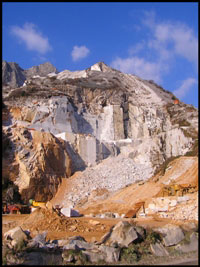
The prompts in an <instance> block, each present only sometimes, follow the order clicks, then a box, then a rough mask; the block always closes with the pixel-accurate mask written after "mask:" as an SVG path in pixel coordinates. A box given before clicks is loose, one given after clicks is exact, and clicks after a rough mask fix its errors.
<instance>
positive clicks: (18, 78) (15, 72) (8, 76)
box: [2, 60, 58, 88]
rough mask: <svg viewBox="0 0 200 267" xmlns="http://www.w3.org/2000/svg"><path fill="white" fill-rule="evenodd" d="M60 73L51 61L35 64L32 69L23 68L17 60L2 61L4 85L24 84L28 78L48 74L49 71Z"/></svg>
mask: <svg viewBox="0 0 200 267" xmlns="http://www.w3.org/2000/svg"><path fill="white" fill-rule="evenodd" d="M52 72H55V73H58V71H57V69H56V68H55V67H54V66H53V65H52V64H51V63H49V62H46V63H43V64H40V65H39V66H34V67H32V68H30V69H27V70H23V69H22V68H21V67H20V66H19V65H18V64H17V63H15V62H6V61H5V60H3V61H2V82H3V85H6V84H8V85H10V86H11V87H13V88H14V87H19V86H22V85H23V84H24V82H25V80H26V79H28V78H30V77H33V76H34V75H39V76H46V75H47V74H49V73H52Z"/></svg>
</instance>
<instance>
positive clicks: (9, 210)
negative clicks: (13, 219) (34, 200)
mask: <svg viewBox="0 0 200 267" xmlns="http://www.w3.org/2000/svg"><path fill="white" fill-rule="evenodd" d="M30 212H31V209H30V207H29V206H28V205H22V204H13V205H9V204H7V203H4V204H3V214H29V213H30Z"/></svg>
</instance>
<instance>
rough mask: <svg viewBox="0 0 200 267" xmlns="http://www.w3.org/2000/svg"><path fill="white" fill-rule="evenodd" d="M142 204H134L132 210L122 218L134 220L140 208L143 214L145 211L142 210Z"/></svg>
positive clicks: (142, 202)
mask: <svg viewBox="0 0 200 267" xmlns="http://www.w3.org/2000/svg"><path fill="white" fill-rule="evenodd" d="M144 204H145V202H144V201H141V202H137V203H135V204H134V206H133V209H131V210H129V211H128V212H127V213H126V214H125V216H124V218H136V215H137V213H138V211H139V210H140V209H141V208H142V210H143V212H144V211H145V209H144Z"/></svg>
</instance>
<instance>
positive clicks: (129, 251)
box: [120, 244, 140, 263]
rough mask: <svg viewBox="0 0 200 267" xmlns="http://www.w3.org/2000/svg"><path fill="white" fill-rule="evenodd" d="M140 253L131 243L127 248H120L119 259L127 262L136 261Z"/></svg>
mask: <svg viewBox="0 0 200 267" xmlns="http://www.w3.org/2000/svg"><path fill="white" fill-rule="evenodd" d="M139 259H140V255H139V252H138V249H137V247H136V246H135V245H134V244H131V245H130V246H129V247H128V248H122V249H121V252H120V260H121V261H123V262H127V263H132V262H135V261H138V260H139Z"/></svg>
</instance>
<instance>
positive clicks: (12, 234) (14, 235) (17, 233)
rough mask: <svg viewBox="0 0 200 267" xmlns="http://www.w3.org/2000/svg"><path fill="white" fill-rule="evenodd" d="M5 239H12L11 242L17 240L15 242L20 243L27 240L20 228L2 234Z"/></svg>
mask: <svg viewBox="0 0 200 267" xmlns="http://www.w3.org/2000/svg"><path fill="white" fill-rule="evenodd" d="M4 236H5V238H6V239H7V240H9V239H12V240H17V241H22V240H27V235H26V234H25V233H24V231H23V230H22V228H21V227H20V226H17V227H15V228H13V229H11V230H9V231H8V232H6V233H5V234H4Z"/></svg>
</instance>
